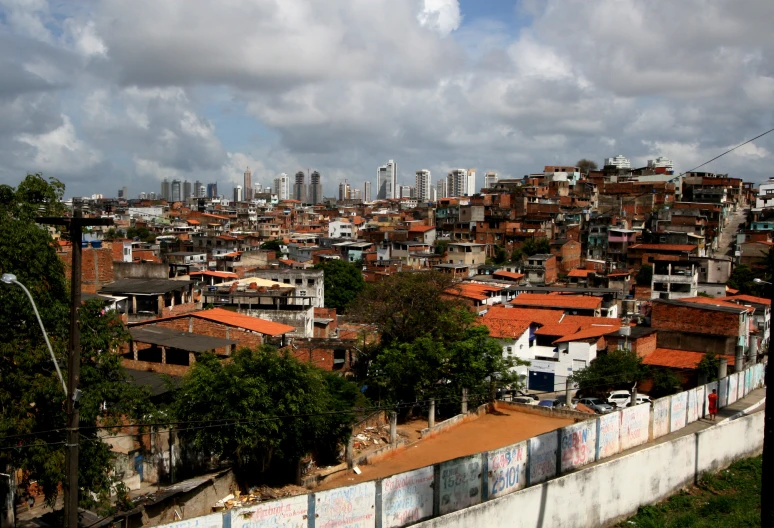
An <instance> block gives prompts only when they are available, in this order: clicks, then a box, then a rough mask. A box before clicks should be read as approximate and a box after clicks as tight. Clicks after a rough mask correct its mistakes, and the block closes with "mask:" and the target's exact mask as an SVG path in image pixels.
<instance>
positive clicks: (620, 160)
mask: <svg viewBox="0 0 774 528" xmlns="http://www.w3.org/2000/svg"><path fill="white" fill-rule="evenodd" d="M605 167H615V168H617V169H631V168H632V164H631V162H630V161H629V158H626V157H624V155H623V154H619V155H617V156H616V157H614V158H605Z"/></svg>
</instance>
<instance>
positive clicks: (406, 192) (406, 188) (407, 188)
mask: <svg viewBox="0 0 774 528" xmlns="http://www.w3.org/2000/svg"><path fill="white" fill-rule="evenodd" d="M412 194H413V189H412V188H411V185H401V186H400V197H401V198H411V197H412V196H411V195H412Z"/></svg>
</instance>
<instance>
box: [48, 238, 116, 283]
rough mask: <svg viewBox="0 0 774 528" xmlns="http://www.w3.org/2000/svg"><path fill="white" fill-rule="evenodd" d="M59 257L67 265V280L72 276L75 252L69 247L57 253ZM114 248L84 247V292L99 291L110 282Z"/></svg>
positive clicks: (82, 270) (82, 260)
mask: <svg viewBox="0 0 774 528" xmlns="http://www.w3.org/2000/svg"><path fill="white" fill-rule="evenodd" d="M57 255H58V256H59V259H60V260H61V261H62V262H63V263H64V265H65V275H66V276H67V280H70V279H71V278H72V275H71V274H72V267H73V254H72V251H70V248H68V250H67V251H65V252H59V253H57ZM113 277H114V275H113V249H112V247H102V248H83V250H82V251H81V291H82V292H83V293H92V294H93V293H97V292H98V291H99V290H100V289H102V286H104V285H106V284H110V283H111V282H113V281H114V280H115V279H114V278H113Z"/></svg>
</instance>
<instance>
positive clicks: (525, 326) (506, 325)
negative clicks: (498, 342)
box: [481, 318, 532, 339]
mask: <svg viewBox="0 0 774 528" xmlns="http://www.w3.org/2000/svg"><path fill="white" fill-rule="evenodd" d="M481 324H482V325H484V326H486V327H487V328H489V335H490V336H491V337H495V338H497V339H517V338H518V337H519V336H521V335H522V334H523V333H524V332H526V331H527V330H529V326H530V324H532V323H531V322H530V321H525V320H519V319H486V318H482V319H481Z"/></svg>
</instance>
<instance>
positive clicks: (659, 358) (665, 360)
mask: <svg viewBox="0 0 774 528" xmlns="http://www.w3.org/2000/svg"><path fill="white" fill-rule="evenodd" d="M704 354H705V353H704V352H692V351H688V350H675V349H673V348H657V349H656V350H654V351H653V352H651V353H650V354H648V355H647V356H645V358H644V359H643V360H642V363H643V364H644V365H653V366H656V367H670V368H682V369H695V368H696V367H698V366H699V363H700V362H701V360H702V359H703V358H704ZM720 357H724V358H726V359H727V360H728V366H729V367H730V366H733V365H734V360H735V358H734V356H720Z"/></svg>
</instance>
